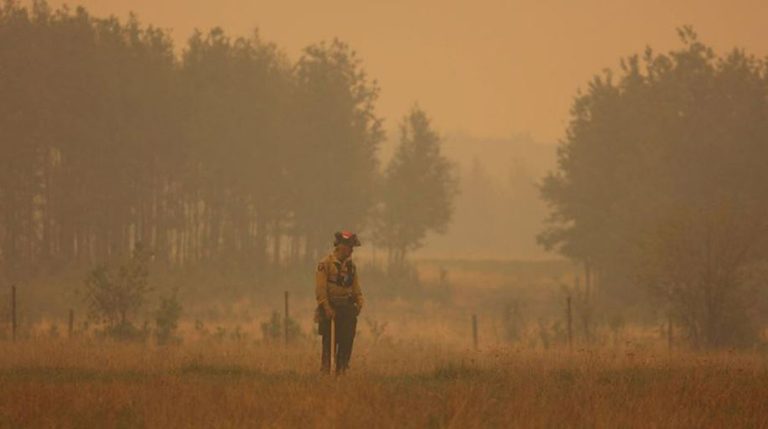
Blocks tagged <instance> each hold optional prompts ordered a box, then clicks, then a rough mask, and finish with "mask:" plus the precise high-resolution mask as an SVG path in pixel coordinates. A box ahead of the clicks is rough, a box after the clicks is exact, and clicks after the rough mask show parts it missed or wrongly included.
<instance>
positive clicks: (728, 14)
mask: <svg viewBox="0 0 768 429" xmlns="http://www.w3.org/2000/svg"><path fill="white" fill-rule="evenodd" d="M50 3H51V5H52V6H58V5H60V4H62V3H64V2H61V1H58V0H52V1H50ZM67 3H69V4H70V5H76V4H82V5H84V6H86V7H87V8H88V10H89V11H91V13H92V14H94V15H97V16H103V15H109V14H114V15H117V16H119V17H125V16H127V13H128V12H129V11H131V10H132V11H135V12H136V13H137V14H138V15H139V18H140V20H141V21H142V22H144V23H151V24H154V25H157V26H160V27H164V28H169V29H173V35H174V38H175V39H176V40H177V43H179V44H183V42H184V41H185V40H186V38H187V37H188V36H189V34H190V33H191V32H192V30H193V28H200V29H208V28H210V27H212V26H222V27H224V28H225V29H226V30H227V32H228V33H230V34H233V35H248V34H250V33H251V31H252V29H253V28H256V27H258V28H259V30H260V32H261V34H262V37H263V38H264V39H265V40H269V41H273V42H275V43H277V44H278V45H279V46H281V47H283V48H284V49H285V50H286V51H287V52H288V54H289V55H290V56H291V57H292V58H296V57H297V56H298V54H299V52H300V50H301V48H302V47H304V46H306V45H308V44H310V43H314V42H317V41H320V40H324V39H330V38H333V37H338V38H340V39H342V40H344V41H346V42H347V43H349V44H350V45H351V46H352V47H353V48H355V49H356V50H357V51H358V53H359V54H360V55H361V57H362V59H363V60H364V63H365V68H366V70H367V71H368V73H369V74H370V75H371V76H373V77H375V78H376V79H377V80H378V81H379V83H380V85H381V87H382V93H381V98H380V101H379V104H378V106H379V112H380V114H381V115H383V116H384V117H386V118H387V128H390V127H392V126H393V124H394V123H395V122H397V121H399V118H400V117H401V116H402V115H403V114H404V113H405V112H406V111H407V110H408V109H409V107H410V106H411V105H413V103H415V102H418V103H419V105H420V106H421V107H423V108H424V109H425V110H426V111H427V112H428V113H429V114H430V115H431V116H432V117H433V118H434V121H435V125H436V126H437V127H438V129H439V130H440V131H441V132H444V133H446V132H455V131H462V132H465V133H469V134H473V135H477V136H481V137H508V136H510V135H512V134H517V133H524V132H529V133H530V134H531V135H532V136H533V137H534V138H536V139H538V140H542V141H554V140H556V139H557V138H560V137H561V136H562V135H563V132H564V128H565V124H566V122H567V119H568V109H569V107H570V103H571V100H572V98H573V96H574V94H575V92H576V90H577V89H578V87H579V86H583V85H584V83H585V82H586V81H587V80H588V79H589V78H590V77H591V76H592V75H594V74H595V73H597V72H599V71H600V70H602V69H603V68H605V67H615V66H616V65H617V64H618V59H619V58H620V57H621V56H624V55H627V54H631V53H635V52H639V51H641V50H643V49H644V47H645V46H646V45H648V44H650V45H651V46H653V47H654V48H655V49H656V50H661V51H666V50H668V49H671V48H673V47H675V46H677V35H676V32H675V28H676V27H679V26H681V25H684V24H691V25H693V26H694V28H695V29H696V31H697V32H698V33H699V35H700V38H701V39H702V40H703V41H704V42H706V43H708V44H710V45H712V46H714V47H715V48H716V49H718V50H719V51H722V50H724V49H730V48H732V47H734V46H739V47H743V48H746V49H747V50H749V51H750V52H752V53H754V54H756V55H758V56H764V55H766V54H768V46H766V45H768V26H767V25H766V23H765V22H766V17H768V2H766V1H764V0H763V1H761V0H730V1H727V2H726V1H724V0H716V1H712V0H710V1H701V0H666V1H662V0H645V1H634V2H629V1H616V0H614V1H611V0H517V1H512V0H510V1H502V0H475V1H473V2H470V1H468V0H465V1H457V0H408V1H406V0H384V1H366V0H322V1H318V0H283V1H264V0H217V1H202V0H130V1H129V0H78V1H69V2H67Z"/></svg>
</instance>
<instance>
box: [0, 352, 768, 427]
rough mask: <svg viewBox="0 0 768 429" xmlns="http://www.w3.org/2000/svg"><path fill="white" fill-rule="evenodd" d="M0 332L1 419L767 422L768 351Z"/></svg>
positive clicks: (108, 423)
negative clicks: (328, 361) (291, 342)
mask: <svg viewBox="0 0 768 429" xmlns="http://www.w3.org/2000/svg"><path fill="white" fill-rule="evenodd" d="M353 364H354V365H353V369H352V370H351V371H350V373H348V374H347V375H346V376H344V377H339V378H332V377H326V376H321V375H319V374H318V372H317V347H316V346H315V345H310V344H304V345H299V346H294V347H290V348H285V347H280V346H275V347H270V346H264V345H258V344H256V343H253V342H250V343H247V344H239V343H235V342H230V341H224V342H204V341H201V342H194V343H188V344H185V345H181V346H175V347H167V348H158V347H154V346H143V345H125V344H114V343H101V342H67V341H63V340H62V341H60V342H57V341H52V340H49V341H34V342H32V341H30V342H21V343H17V344H12V343H9V342H4V343H1V344H0V386H2V389H0V426H2V427H86V428H93V427H161V428H169V427H370V428H376V427H387V428H389V427H418V428H423V427H455V428H466V427H470V428H471V427H768V360H767V359H766V357H765V356H761V355H752V354H718V355H688V354H679V355H673V356H668V355H667V354H666V353H656V354H654V353H653V352H650V351H644V352H635V353H627V352H621V353H618V352H617V353H613V352H610V351H607V350H606V351H577V352H574V353H568V352H566V351H553V350H550V351H547V352H545V351H520V350H514V349H497V350H486V351H483V352H471V351H467V350H460V349H454V348H448V347H446V346H440V345H437V344H431V345H427V344H424V343H413V344H405V343H404V344H396V345H391V344H389V345H379V346H374V345H373V344H370V343H368V344H366V343H364V342H363V343H362V344H360V345H359V347H358V348H357V350H356V351H355V356H354V358H353Z"/></svg>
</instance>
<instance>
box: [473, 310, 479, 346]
mask: <svg viewBox="0 0 768 429" xmlns="http://www.w3.org/2000/svg"><path fill="white" fill-rule="evenodd" d="M472 343H473V344H474V345H475V350H477V349H478V342H477V315H476V314H473V315H472Z"/></svg>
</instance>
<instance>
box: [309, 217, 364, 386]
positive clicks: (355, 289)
mask: <svg viewBox="0 0 768 429" xmlns="http://www.w3.org/2000/svg"><path fill="white" fill-rule="evenodd" d="M359 245H360V241H359V240H358V238H357V234H354V233H352V232H349V231H340V232H337V233H336V234H334V242H333V251H332V252H331V253H330V254H328V256H326V257H325V258H323V259H322V260H321V261H320V262H319V263H318V264H317V270H316V271H315V296H316V297H317V320H318V325H319V326H318V328H319V333H320V335H322V337H323V352H322V359H321V362H322V370H323V371H324V372H326V373H330V370H331V366H330V363H331V350H332V349H333V350H334V351H335V356H334V357H335V359H334V360H335V361H336V368H335V370H336V373H339V374H341V373H344V371H346V370H347V368H349V359H350V357H351V356H352V344H353V343H354V340H355V330H356V329H357V316H358V315H359V314H360V310H362V308H363V293H362V291H361V290H360V282H359V279H358V275H357V267H356V266H355V263H354V262H352V259H351V256H352V252H353V251H354V248H355V247H357V246H359ZM331 319H333V320H334V322H335V323H334V325H335V331H336V332H335V340H336V341H335V342H336V344H334V346H333V348H332V347H331Z"/></svg>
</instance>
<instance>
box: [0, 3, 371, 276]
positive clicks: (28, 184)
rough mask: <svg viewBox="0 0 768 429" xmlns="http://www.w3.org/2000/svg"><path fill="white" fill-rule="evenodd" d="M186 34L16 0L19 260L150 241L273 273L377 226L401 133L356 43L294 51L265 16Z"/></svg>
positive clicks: (5, 122)
mask: <svg viewBox="0 0 768 429" xmlns="http://www.w3.org/2000/svg"><path fill="white" fill-rule="evenodd" d="M180 51H181V52H182V54H181V56H180V57H177V56H176V55H175V54H174V47H173V45H172V43H171V38H170V37H169V34H168V33H167V32H165V31H164V30H160V29H158V28H155V27H152V26H146V25H143V24H141V23H140V22H139V21H138V20H137V19H136V18H135V17H131V18H129V19H128V20H127V21H125V22H121V21H119V20H118V19H116V18H113V17H111V18H98V17H94V16H91V15H90V14H89V13H88V12H87V11H86V10H85V9H84V8H80V7H78V8H75V9H70V8H66V7H62V8H60V9H58V10H52V9H51V8H49V7H48V5H47V4H46V3H45V2H43V1H35V2H33V4H32V6H31V7H24V6H22V4H21V3H20V2H14V1H8V2H4V3H2V4H1V5H0V64H2V67H1V68H0V99H2V100H3V102H2V103H1V104H0V129H2V132H3V139H1V140H0V159H2V160H4V163H3V168H0V229H2V230H3V231H6V233H3V234H2V235H0V253H1V254H2V255H3V261H4V262H5V261H7V262H8V263H4V264H3V266H4V267H10V268H8V270H11V269H12V270H15V271H18V272H27V273H30V272H32V271H33V269H39V268H40V267H43V268H46V269H50V270H51V271H55V270H57V269H61V268H67V267H72V266H75V265H78V264H83V263H93V262H94V261H96V260H107V261H108V260H110V259H113V258H116V257H117V256H118V255H121V254H123V253H124V252H125V251H127V250H128V249H130V248H132V245H133V243H136V242H145V243H152V248H153V250H154V251H155V255H156V259H157V262H158V263H159V264H162V265H163V266H165V267H173V266H184V267H185V268H190V267H197V266H201V265H203V266H204V267H206V268H210V267H214V268H216V269H218V270H221V271H222V272H238V271H246V272H250V274H253V273H257V274H258V275H259V276H268V275H270V274H271V273H272V272H273V271H276V270H270V269H269V268H272V267H275V268H277V267H279V266H280V265H281V264H282V263H284V262H285V261H281V258H282V259H287V258H290V260H291V262H294V263H295V262H298V261H300V260H302V259H305V260H306V259H312V260H314V258H315V256H316V254H317V252H318V251H320V250H324V249H325V247H326V245H327V242H328V235H329V234H330V233H331V232H333V231H335V230H337V229H340V228H341V227H344V228H351V229H361V228H362V227H363V226H364V225H365V223H366V218H367V216H368V213H369V211H370V208H371V205H372V203H373V201H374V200H375V195H374V194H373V193H372V192H371V190H372V189H373V183H374V182H375V180H376V175H377V172H378V169H377V159H376V149H377V147H378V144H379V143H380V142H381V140H382V139H383V136H384V135H383V131H382V129H381V119H380V118H378V117H377V116H376V112H375V109H374V107H375V101H376V99H377V96H378V87H377V85H376V84H375V82H373V81H372V80H371V79H370V78H369V77H368V76H367V75H366V73H365V72H364V70H363V68H362V62H361V60H360V59H359V58H358V56H357V55H356V54H355V52H354V51H353V50H352V49H350V48H349V47H348V46H347V45H345V44H344V43H342V42H340V41H337V40H336V41H333V42H332V43H319V44H314V45H311V46H309V47H307V48H306V50H305V51H304V52H303V53H302V55H301V57H300V58H299V59H298V60H297V61H294V62H292V61H290V60H289V59H288V58H287V57H286V55H285V54H284V53H283V52H282V51H281V50H280V49H278V47H277V46H275V45H274V44H272V43H268V42H265V41H264V40H262V39H261V38H260V37H259V34H258V32H254V34H253V35H252V36H251V37H237V38H236V37H230V36H229V35H227V34H226V32H225V31H224V30H223V29H220V28H215V29H213V30H211V31H209V32H205V33H203V32H196V33H195V34H193V35H192V37H190V39H189V42H188V43H187V45H186V46H184V47H182V49H180ZM334 172H340V173H339V174H331V173H334ZM288 240H291V241H292V244H293V246H291V248H292V249H293V251H292V252H291V253H287V252H284V251H283V250H285V247H287V246H286V242H287V241H288ZM299 243H301V245H299ZM281 248H282V249H281ZM281 255H285V256H282V257H281ZM4 270H6V269H5V268H4ZM11 274H14V273H11ZM260 280H264V279H260ZM93 281H94V282H97V283H99V282H101V283H109V282H111V281H112V280H111V279H110V278H109V276H108V275H107V274H106V273H94V279H93Z"/></svg>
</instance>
